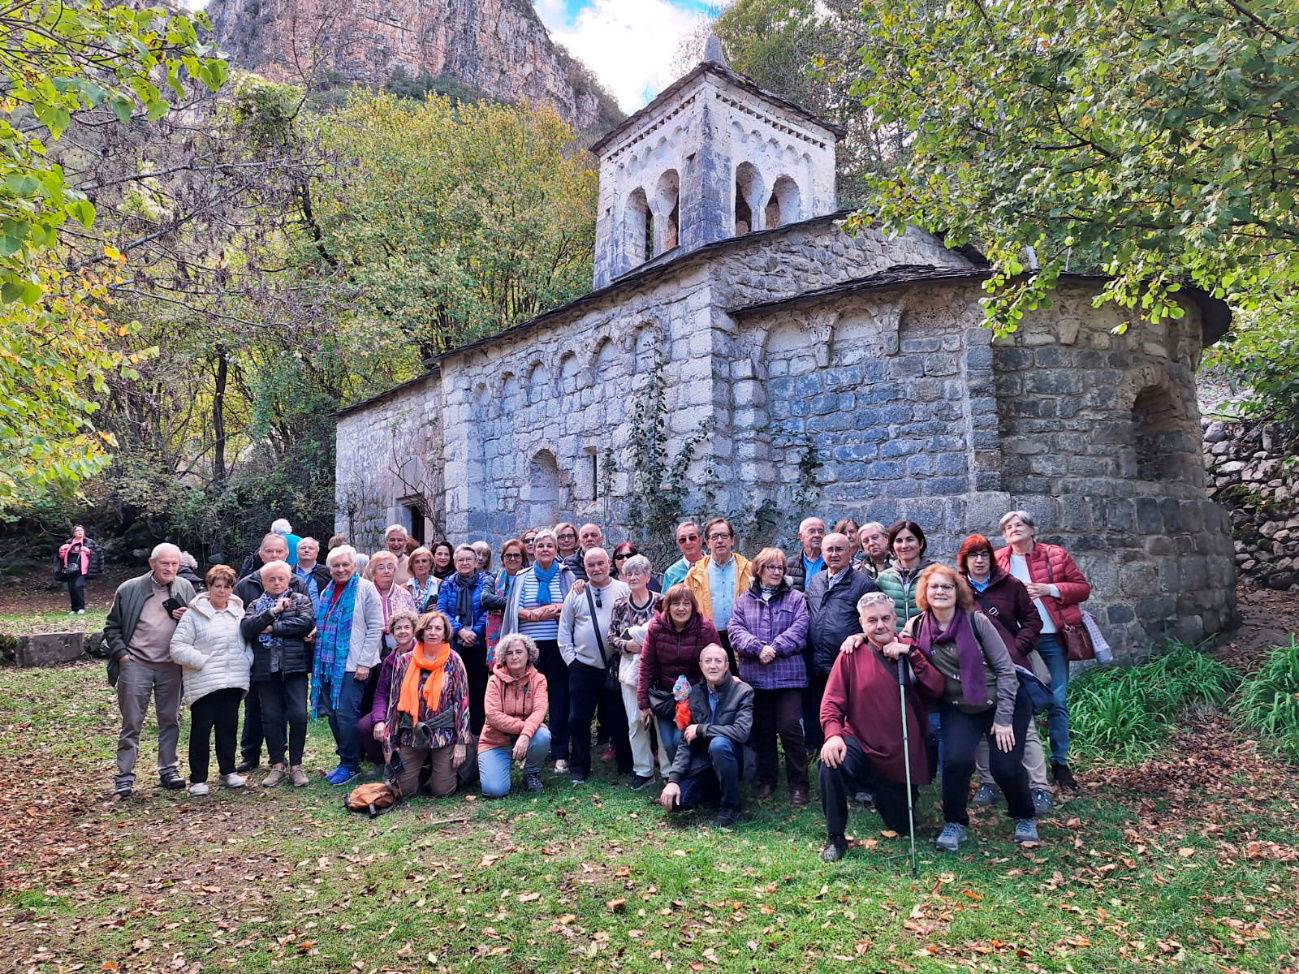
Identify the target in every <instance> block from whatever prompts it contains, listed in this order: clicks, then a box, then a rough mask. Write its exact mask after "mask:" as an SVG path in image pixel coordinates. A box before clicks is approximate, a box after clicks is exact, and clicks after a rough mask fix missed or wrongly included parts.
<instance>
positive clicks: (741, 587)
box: [686, 517, 753, 673]
mask: <svg viewBox="0 0 1299 974" xmlns="http://www.w3.org/2000/svg"><path fill="white" fill-rule="evenodd" d="M704 540H705V541H706V542H707V543H708V557H707V558H701V559H699V561H697V562H695V563H694V564H693V565H691V566H690V571H688V572H686V586H687V587H688V588H689V589H690V591H691V592H693V593H694V594H695V601H696V602H698V603H699V611H700V612H702V613H703V614H704V617H705V618H706V619H708V620H709V621H710V622H712V624H713V625H714V626H715V627H716V628H717V634H718V635H719V636H720V637H721V639H722V648H723V649H725V650H726V656H727V658H728V659H729V660H730V661H731V671H732V672H733V673H738V672H739V669H738V668H737V666H736V664H735V653H734V652H733V651H732V650H731V640H730V637H729V636H727V635H726V624H727V623H728V622H730V621H731V610H732V609H734V608H735V600H736V599H738V598H739V597H740V593H741V592H743V591H745V590H746V589H748V587H749V586H750V585H752V584H753V569H752V568H750V567H749V559H747V558H745V557H744V556H743V555H741V554H739V553H738V552H737V551H735V529H734V528H732V527H731V524H730V522H729V521H727V520H726V518H724V517H715V518H713V519H712V520H711V521H709V522H708V523H707V524H705V525H704Z"/></svg>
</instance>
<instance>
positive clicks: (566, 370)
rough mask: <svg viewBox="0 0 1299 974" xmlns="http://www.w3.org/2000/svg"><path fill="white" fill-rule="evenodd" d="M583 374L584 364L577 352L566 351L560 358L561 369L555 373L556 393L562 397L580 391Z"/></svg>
mask: <svg viewBox="0 0 1299 974" xmlns="http://www.w3.org/2000/svg"><path fill="white" fill-rule="evenodd" d="M581 374H582V365H581V363H580V362H579V361H578V359H577V353H576V352H565V353H564V356H563V358H561V359H560V360H559V369H558V370H557V371H556V373H555V394H556V395H557V396H560V397H561V398H562V397H563V396H569V395H573V394H575V393H576V392H577V391H578V384H579V380H580V377H581Z"/></svg>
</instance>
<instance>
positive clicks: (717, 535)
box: [708, 531, 731, 541]
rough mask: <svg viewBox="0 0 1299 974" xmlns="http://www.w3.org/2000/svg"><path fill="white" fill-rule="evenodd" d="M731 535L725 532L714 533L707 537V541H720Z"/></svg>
mask: <svg viewBox="0 0 1299 974" xmlns="http://www.w3.org/2000/svg"><path fill="white" fill-rule="evenodd" d="M730 536H731V535H730V533H729V532H727V531H714V532H713V533H712V534H710V535H709V536H708V540H709V541H720V540H721V539H722V538H729V537H730Z"/></svg>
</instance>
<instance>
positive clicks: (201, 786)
mask: <svg viewBox="0 0 1299 974" xmlns="http://www.w3.org/2000/svg"><path fill="white" fill-rule="evenodd" d="M189 793H190V794H191V795H206V794H207V793H208V786H207V782H206V781H196V782H194V783H193V784H192V785H190V786H189Z"/></svg>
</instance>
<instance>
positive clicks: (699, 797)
mask: <svg viewBox="0 0 1299 974" xmlns="http://www.w3.org/2000/svg"><path fill="white" fill-rule="evenodd" d="M699 669H700V670H701V671H702V672H703V674H704V678H703V680H701V681H700V682H699V683H697V684H696V685H695V686H693V687H691V689H690V697H689V699H688V700H687V701H686V703H687V705H688V706H689V707H690V723H689V724H687V725H686V729H685V732H684V733H683V734H682V736H681V745H680V746H679V747H678V748H677V753H676V758H675V759H674V760H673V762H672V769H671V770H670V771H669V772H668V783H667V785H666V786H665V787H664V788H663V793H662V794H661V795H660V796H659V801H660V802H661V803H662V805H663V807H664V808H665V809H667V810H668V811H669V812H671V811H674V810H676V811H685V810H686V809H689V808H694V807H695V806H696V805H699V804H701V803H703V802H705V801H707V802H712V801H716V802H717V804H718V809H717V817H716V818H715V819H713V825H714V826H716V827H717V828H726V827H727V826H730V825H734V824H735V822H736V820H737V819H739V817H740V779H741V778H742V777H752V775H753V771H754V769H755V767H756V761H755V759H754V756H753V754H752V752H750V753H748V754H746V753H745V751H747V750H748V742H749V731H750V730H751V729H752V728H753V688H752V687H751V686H749V685H748V684H747V683H745V682H744V681H743V680H737V679H736V678H735V677H733V676H731V671H730V667H729V664H728V661H727V658H726V650H724V649H722V647H721V646H719V645H718V644H717V643H709V644H708V645H707V646H705V647H704V648H703V650H702V651H701V652H700V654H699ZM746 772H747V774H746Z"/></svg>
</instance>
